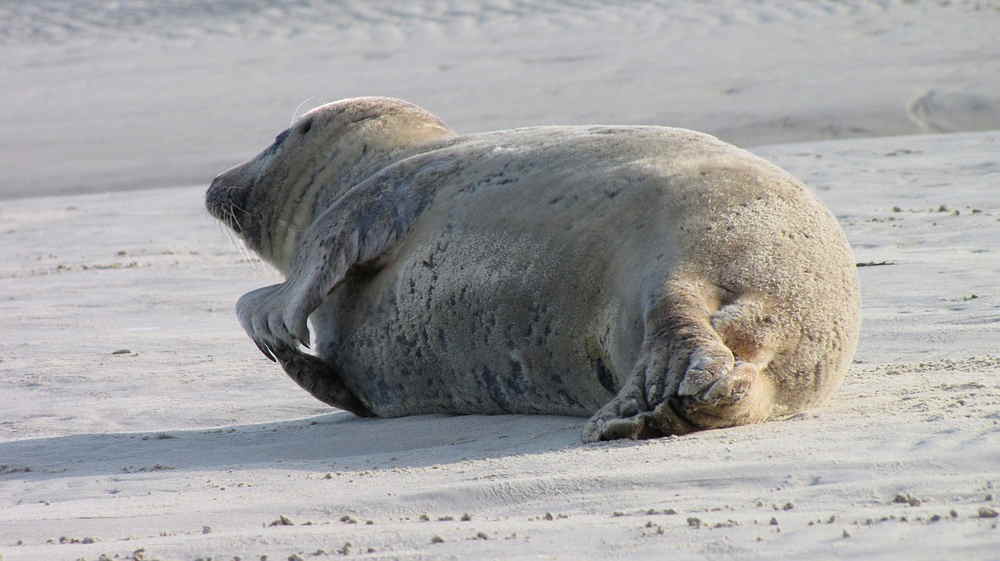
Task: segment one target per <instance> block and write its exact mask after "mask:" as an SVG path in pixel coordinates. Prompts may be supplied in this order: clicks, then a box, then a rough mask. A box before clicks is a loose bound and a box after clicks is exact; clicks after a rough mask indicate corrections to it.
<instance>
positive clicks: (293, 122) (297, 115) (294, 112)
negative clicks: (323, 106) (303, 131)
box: [288, 96, 315, 126]
mask: <svg viewBox="0 0 1000 561" xmlns="http://www.w3.org/2000/svg"><path fill="white" fill-rule="evenodd" d="M313 97H315V96H310V97H307V98H305V99H304V100H302V103H299V104H298V105H296V106H295V111H292V120H291V121H289V122H288V126H292V125H294V124H295V121H297V120H298V118H299V109H302V106H303V105H305V104H307V103H309V102H310V101H312V99H313Z"/></svg>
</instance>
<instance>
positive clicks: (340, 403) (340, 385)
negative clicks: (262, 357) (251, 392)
mask: <svg viewBox="0 0 1000 561" xmlns="http://www.w3.org/2000/svg"><path fill="white" fill-rule="evenodd" d="M270 350H271V352H272V353H273V354H274V356H275V358H277V359H278V363H279V364H281V368H282V369H284V371H285V373H286V374H288V376H289V377H290V378H291V379H292V380H295V383H296V384H298V385H299V386H300V387H301V388H302V389H304V390H306V391H307V392H309V393H310V394H312V396H313V397H315V398H316V399H318V400H320V401H322V402H323V403H326V404H327V405H331V406H333V407H336V408H338V409H343V410H345V411H350V412H351V413H354V414H355V415H357V416H358V417H374V416H375V414H374V413H372V411H371V409H370V408H369V407H368V406H367V405H365V403H364V402H362V401H361V399H359V398H358V396H356V395H354V392H352V391H351V390H350V389H348V388H347V386H346V385H344V381H343V380H342V379H341V377H340V375H339V374H337V372H336V370H335V369H334V368H333V366H332V365H330V364H329V363H327V362H326V361H323V360H320V359H318V358H316V357H314V356H312V355H308V354H305V353H303V352H301V351H298V350H296V349H292V348H289V347H285V346H281V345H279V346H276V347H274V348H271V349H270Z"/></svg>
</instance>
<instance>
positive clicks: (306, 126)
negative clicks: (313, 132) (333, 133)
mask: <svg viewBox="0 0 1000 561" xmlns="http://www.w3.org/2000/svg"><path fill="white" fill-rule="evenodd" d="M312 126H313V120H312V119H309V120H308V121H306V122H304V123H302V125H301V126H300V127H299V132H300V133H302V134H303V135H305V134H306V133H307V132H309V130H310V129H311V128H312Z"/></svg>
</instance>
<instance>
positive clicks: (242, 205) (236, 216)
mask: <svg viewBox="0 0 1000 561" xmlns="http://www.w3.org/2000/svg"><path fill="white" fill-rule="evenodd" d="M249 192H250V190H249V189H247V188H245V187H234V186H233V185H231V184H229V182H228V181H226V174H222V175H220V176H218V177H216V178H215V179H214V180H212V184H211V185H210V186H209V187H208V192H206V193H205V207H206V208H207V209H208V213H209V214H211V215H212V216H214V217H215V218H218V219H219V220H221V221H222V222H224V223H225V224H226V225H227V226H229V227H230V228H232V229H233V230H234V231H235V232H236V233H237V234H240V233H242V232H243V229H244V224H243V220H244V218H245V217H246V216H247V205H246V203H247V195H248V194H249Z"/></svg>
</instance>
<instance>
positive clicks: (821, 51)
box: [0, 0, 1000, 561]
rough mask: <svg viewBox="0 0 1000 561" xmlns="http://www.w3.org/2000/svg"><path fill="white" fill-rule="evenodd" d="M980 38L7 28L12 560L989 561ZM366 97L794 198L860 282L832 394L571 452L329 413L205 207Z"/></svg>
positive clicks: (376, 11)
mask: <svg viewBox="0 0 1000 561" xmlns="http://www.w3.org/2000/svg"><path fill="white" fill-rule="evenodd" d="M998 34H1000V3H997V2H989V1H972V0H968V1H952V2H920V1H914V2H904V1H900V2H895V1H890V0H884V1H879V2H864V1H861V0H844V1H826V2H804V1H802V2H798V1H787V0H786V1H768V2H763V1H761V2H737V1H735V0H717V1H710V2H701V3H682V2H641V3H628V4H626V3H622V4H616V3H608V2H591V1H587V0H580V1H574V2H571V1H565V2H531V1H516V0H505V1H486V0H481V1H480V0H476V1H474V2H457V1H455V2H449V1H429V0H428V1H420V2H415V3H409V4H406V5H405V6H402V5H397V4H396V3H391V2H362V1H360V0H342V1H333V0H331V1H313V2H308V1H303V2H292V3H279V2H274V1H273V0H232V1H230V2H224V3H198V2H193V1H189V0H170V1H163V2H140V1H138V0H123V1H120V2H98V1H97V0H83V1H79V2H71V1H70V0H45V1H39V2H32V3H6V4H2V5H0V48H2V49H3V52H4V64H3V65H0V82H2V83H3V84H5V88H3V89H2V90H0V101H2V102H3V103H2V106H3V107H5V108H6V111H4V112H3V113H2V115H0V119H2V123H3V126H0V160H2V163H3V167H4V170H5V174H4V179H3V180H2V181H0V240H2V243H0V312H2V317H3V318H4V319H3V321H2V322H0V412H2V413H0V558H2V559H3V560H4V561H20V560H29V561H31V560H39V561H41V560H46V561H49V560H62V559H66V560H77V559H86V560H87V561H96V560H99V559H101V556H102V555H103V556H105V557H106V558H108V559H115V558H117V559H131V560H134V561H139V560H143V559H144V560H147V561H148V560H150V559H159V560H161V561H167V560H185V561H187V560H190V561H194V560H196V559H202V560H208V559H212V560H213V561H220V560H224V561H230V560H232V559H235V558H237V557H238V558H240V559H242V560H244V561H246V560H255V561H256V560H260V559H262V556H265V555H266V556H267V559H269V560H271V561H274V560H282V561H283V560H285V559H334V558H336V559H340V558H347V559H373V560H395V559H399V560H432V559H433V560H436V559H560V560H575V559H622V560H633V559H663V558H670V559H763V558H768V559H817V560H818V559H865V560H868V559H927V560H939V559H963V560H964V559H973V560H1000V529H998V522H1000V517H997V512H998V511H1000V352H998V349H1000V346H998V341H1000V291H998V288H997V281H996V279H997V278H1000V196H998V194H997V193H998V191H997V189H998V186H1000V93H998V92H1000V42H998V41H997V40H996V37H997V36H998ZM353 95H392V96H398V97H402V98H405V99H409V100H411V101H414V102H416V103H419V104H421V105H423V106H425V107H427V108H428V109H430V110H432V111H434V112H435V113H437V114H438V115H440V116H441V117H443V118H444V119H445V120H446V121H447V122H448V123H449V125H451V126H452V127H453V128H455V129H457V130H460V131H464V132H472V131H480V130H491V129H497V128H508V127H515V126H524V125H535V124H581V123H606V124H612V123H618V124H640V123H641V124H657V125H671V126H682V127H688V128H693V129H697V130H702V131H706V132H710V133H712V134H716V135H718V136H719V137H720V138H723V139H725V140H727V141H730V142H733V143H736V144H738V145H740V146H744V147H747V148H749V149H750V150H751V151H753V152H755V153H757V154H759V155H761V156H763V157H765V158H768V159H770V160H772V161H774V162H775V163H777V164H778V165H780V166H782V167H784V168H785V169H787V170H789V171H791V172H792V173H793V174H795V175H796V176H798V177H800V178H801V179H803V180H804V181H805V182H806V183H807V184H808V185H810V186H811V187H812V188H813V190H814V191H815V193H816V194H817V196H818V197H819V198H820V199H821V200H822V201H823V202H824V203H826V204H827V205H828V206H829V207H830V209H831V211H832V212H833V214H834V215H835V216H836V217H837V218H838V219H839V220H840V222H841V224H842V225H843V227H844V229H845V231H846V233H847V235H848V238H849V240H850V242H851V244H852V246H853V248H854V251H855V253H856V257H857V261H858V263H859V264H860V265H861V267H860V268H859V275H860V279H861V283H862V292H863V315H864V325H863V329H862V337H861V345H860V348H859V351H858V353H857V356H856V358H855V363H854V365H853V366H852V369H851V372H850V374H849V376H848V379H847V381H846V382H845V384H844V386H843V388H842V389H841V390H840V391H839V392H838V393H837V394H836V395H835V396H834V398H833V399H832V400H831V401H830V402H829V403H828V404H827V405H825V406H823V407H821V408H817V409H815V410H811V411H809V412H807V413H804V414H800V415H797V416H795V417H792V418H790V419H785V420H779V421H774V422H770V423H766V424H763V425H756V426H746V427H739V428H735V429H726V430H719V431H709V432H702V433H696V434H692V435H687V436H683V437H670V438H664V439H657V440H649V441H639V442H632V441H628V442H621V441H619V442H612V443H602V444H586V445H585V444H583V443H581V441H580V430H581V428H582V425H583V423H584V422H585V419H582V418H573V417H540V416H535V417H529V416H515V415H507V416H467V417H450V416H420V417H410V418H402V419H389V420H379V419H359V418H356V417H354V416H352V415H350V414H348V413H345V412H340V411H336V410H332V409H330V408H328V407H327V406H325V405H324V404H322V403H320V402H318V401H316V400H315V399H313V398H312V397H310V396H309V395H308V394H306V393H305V392H303V391H302V390H300V389H299V388H298V387H297V386H295V384H294V383H293V382H292V381H291V380H289V379H288V378H287V377H286V376H285V375H284V374H282V373H281V372H280V370H278V369H277V368H276V367H275V366H274V365H272V363H270V362H268V361H266V360H264V359H263V358H262V357H261V356H260V354H259V353H258V351H257V349H256V348H255V347H254V346H253V344H252V343H251V342H250V341H249V340H248V339H247V338H246V336H245V335H244V333H243V331H242V330H241V329H240V327H239V325H238V323H237V322H236V319H235V317H234V314H233V305H234V304H235V301H236V299H237V298H238V297H239V295H241V294H242V293H244V292H246V291H247V290H250V289H252V288H255V287H259V286H262V285H265V284H269V283H274V282H278V281H279V279H280V277H279V275H278V273H277V272H275V271H273V270H272V269H270V268H269V267H268V266H267V265H265V264H262V263H261V262H260V261H259V260H257V259H255V258H252V256H251V255H250V254H249V253H248V252H247V251H246V250H245V249H244V248H242V247H241V246H240V245H238V244H237V243H236V241H235V240H234V238H233V237H232V236H231V235H230V234H229V233H227V231H226V230H224V229H223V228H222V227H221V226H220V225H219V224H218V223H216V222H215V221H214V220H213V219H212V218H211V217H209V216H208V214H207V213H206V212H205V210H204V204H203V195H204V190H205V188H206V186H207V185H208V183H209V182H210V181H211V178H212V177H213V176H214V175H215V174H216V173H218V172H219V171H221V170H222V169H225V168H226V167H229V166H231V165H233V164H235V163H238V162H240V161H242V160H245V159H247V158H248V157H250V156H252V155H253V154H254V153H256V152H257V151H258V150H260V149H261V148H262V147H264V146H265V145H267V144H268V143H269V142H270V141H271V139H272V138H273V136H274V135H275V134H276V133H278V132H279V131H280V130H281V129H283V128H284V127H286V126H287V125H288V123H289V121H290V119H291V118H292V117H293V116H294V115H296V114H300V113H302V112H303V111H305V110H306V109H308V108H310V107H313V106H315V105H318V104H320V103H323V102H326V101H331V100H335V99H339V98H343V97H348V96H353Z"/></svg>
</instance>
